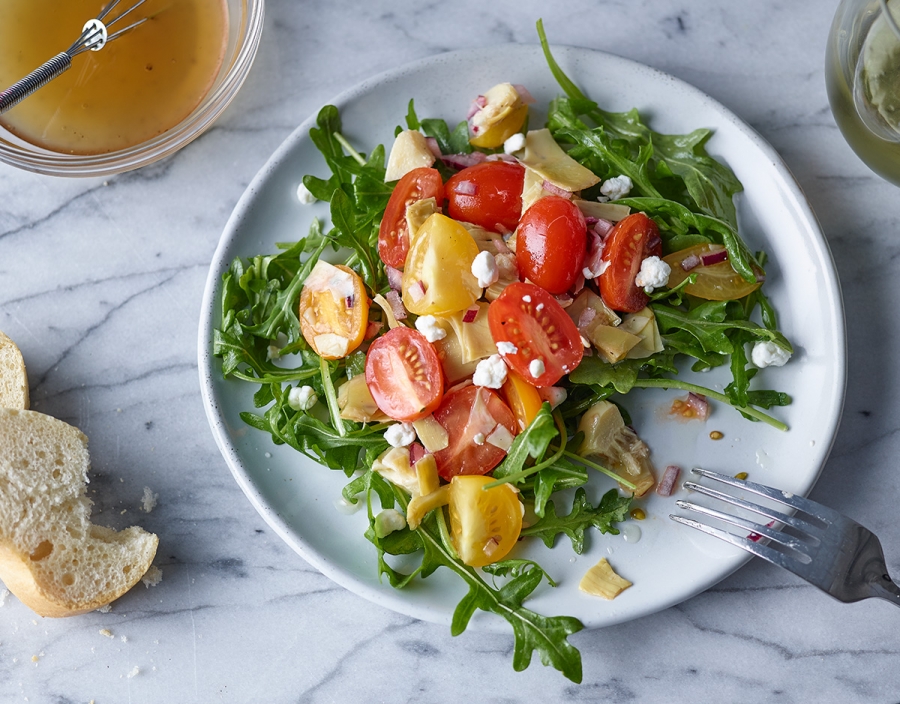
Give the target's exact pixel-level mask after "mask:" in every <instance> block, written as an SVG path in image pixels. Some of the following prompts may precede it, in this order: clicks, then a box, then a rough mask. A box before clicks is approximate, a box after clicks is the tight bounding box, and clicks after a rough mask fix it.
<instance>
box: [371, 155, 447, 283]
mask: <svg viewBox="0 0 900 704" xmlns="http://www.w3.org/2000/svg"><path fill="white" fill-rule="evenodd" d="M426 198H434V199H435V200H436V201H437V204H438V207H441V206H442V205H443V204H444V182H443V181H442V180H441V174H440V173H439V172H438V170H437V169H431V168H428V167H424V166H423V167H421V168H418V169H413V170H412V171H410V172H409V173H408V174H406V176H404V177H403V178H401V179H400V180H399V181H397V185H396V186H394V192H393V193H391V197H390V199H389V200H388V204H387V207H386V208H385V209H384V216H383V217H382V218H381V227H380V228H379V230H378V256H380V257H381V261H383V262H384V263H385V264H387V265H388V266H392V267H394V268H395V269H402V268H403V265H404V263H405V262H406V254H407V252H409V238H410V237H411V236H412V235H414V234H415V233H414V232H410V231H409V226H408V225H407V224H406V208H407V207H408V206H410V205H412V204H413V203H415V202H416V201H418V200H425V199H426Z"/></svg>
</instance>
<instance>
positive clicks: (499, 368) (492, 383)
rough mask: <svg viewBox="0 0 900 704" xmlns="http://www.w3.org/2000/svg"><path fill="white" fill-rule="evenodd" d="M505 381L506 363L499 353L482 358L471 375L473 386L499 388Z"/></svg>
mask: <svg viewBox="0 0 900 704" xmlns="http://www.w3.org/2000/svg"><path fill="white" fill-rule="evenodd" d="M505 381H506V363H505V362H504V361H503V358H502V357H501V356H500V355H499V354H492V355H491V356H490V357H488V358H487V359H482V360H481V361H480V362H479V363H478V366H477V367H475V374H473V375H472V383H473V384H475V386H486V387H487V388H489V389H499V388H500V387H501V386H503V383H504V382H505Z"/></svg>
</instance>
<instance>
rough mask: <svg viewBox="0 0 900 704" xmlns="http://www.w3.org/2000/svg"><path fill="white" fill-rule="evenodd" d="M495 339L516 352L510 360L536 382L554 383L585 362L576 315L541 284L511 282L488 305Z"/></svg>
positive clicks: (511, 355)
mask: <svg viewBox="0 0 900 704" xmlns="http://www.w3.org/2000/svg"><path fill="white" fill-rule="evenodd" d="M488 325H489V326H490V328H491V335H492V336H493V338H494V342H496V343H498V344H499V343H500V342H510V343H512V344H513V345H514V346H515V347H516V352H514V353H512V354H506V355H504V359H505V360H506V363H507V364H508V365H509V366H511V367H512V368H513V369H514V370H515V371H517V372H518V373H519V374H520V375H521V376H523V377H524V378H525V379H526V380H527V381H528V382H529V383H531V384H533V385H534V386H537V387H541V386H553V384H555V383H556V382H557V381H559V380H560V379H561V378H562V376H563V375H564V374H568V373H569V372H571V371H572V370H573V369H575V367H577V366H578V365H579V364H580V363H581V357H582V355H583V354H584V347H583V346H582V344H581V335H580V334H579V333H578V328H577V327H575V323H574V322H572V319H571V318H570V317H569V316H568V315H566V312H565V311H564V310H563V309H562V307H561V306H560V305H559V303H557V302H556V299H555V298H553V296H551V295H550V294H549V293H547V292H546V291H545V290H544V289H542V288H541V287H540V286H535V285H534V284H529V283H521V282H517V283H514V284H510V285H509V286H507V287H506V288H505V289H503V293H501V294H500V296H499V297H498V298H497V300H495V301H494V302H493V303H491V305H490V308H488Z"/></svg>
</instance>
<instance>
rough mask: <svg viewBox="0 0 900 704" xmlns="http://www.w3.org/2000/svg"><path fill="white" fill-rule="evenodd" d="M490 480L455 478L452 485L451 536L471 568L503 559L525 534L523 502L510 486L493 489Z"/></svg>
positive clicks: (461, 557)
mask: <svg viewBox="0 0 900 704" xmlns="http://www.w3.org/2000/svg"><path fill="white" fill-rule="evenodd" d="M491 481H492V479H491V478H490V477H454V478H453V480H452V481H451V482H450V536H451V539H452V540H453V545H454V547H455V548H456V551H457V552H458V553H459V557H460V559H461V560H462V561H463V562H464V563H465V564H467V565H469V566H471V567H484V566H485V565H490V564H491V563H493V562H497V561H498V560H502V559H503V558H504V557H506V555H507V554H509V551H510V550H512V549H513V547H515V544H516V542H518V540H519V534H520V533H521V532H522V502H521V501H520V500H519V494H518V492H516V490H515V489H513V488H512V487H511V486H510V485H509V484H501V485H500V486H495V487H493V488H491V489H485V488H484V485H485V484H488V483H490V482H491Z"/></svg>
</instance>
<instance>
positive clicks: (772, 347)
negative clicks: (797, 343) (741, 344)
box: [750, 342, 791, 369]
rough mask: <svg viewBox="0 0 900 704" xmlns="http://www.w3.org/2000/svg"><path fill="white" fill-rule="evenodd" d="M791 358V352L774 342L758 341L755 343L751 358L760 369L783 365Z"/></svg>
mask: <svg viewBox="0 0 900 704" xmlns="http://www.w3.org/2000/svg"><path fill="white" fill-rule="evenodd" d="M790 358H791V353H790V352H788V351H787V350H784V349H782V348H781V347H779V346H778V345H776V344H775V343H774V342H757V343H756V344H755V345H753V351H752V352H751V353H750V360H751V361H752V362H753V364H755V365H756V366H757V367H759V368H760V369H763V368H764V367H783V366H784V365H785V364H787V361H788V360H789V359H790Z"/></svg>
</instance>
